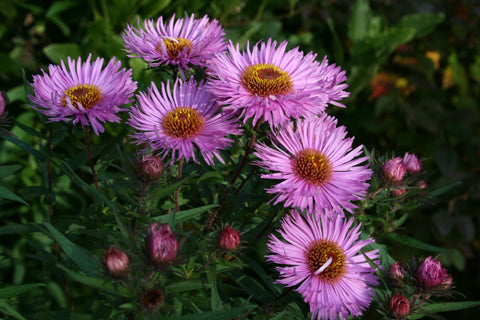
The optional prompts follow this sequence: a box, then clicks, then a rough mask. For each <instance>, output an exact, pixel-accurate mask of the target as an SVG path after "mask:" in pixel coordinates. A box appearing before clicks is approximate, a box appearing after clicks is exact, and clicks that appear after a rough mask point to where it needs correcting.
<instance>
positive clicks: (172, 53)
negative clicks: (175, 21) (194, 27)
mask: <svg viewBox="0 0 480 320" xmlns="http://www.w3.org/2000/svg"><path fill="white" fill-rule="evenodd" d="M175 40H176V41H175ZM175 40H173V39H164V40H160V42H159V43H158V44H157V47H156V50H157V52H159V53H162V42H163V43H164V44H165V47H166V48H167V53H168V57H169V58H170V59H175V58H176V57H178V55H179V54H180V52H182V51H183V49H184V48H185V47H187V53H190V49H191V48H192V41H190V40H188V39H184V38H175Z"/></svg>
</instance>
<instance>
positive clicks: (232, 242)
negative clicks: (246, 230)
mask: <svg viewBox="0 0 480 320" xmlns="http://www.w3.org/2000/svg"><path fill="white" fill-rule="evenodd" d="M218 245H219V246H220V248H222V249H225V250H234V249H237V248H238V246H239V245H240V234H239V232H238V231H237V230H235V229H232V228H230V226H229V225H228V224H227V226H226V227H225V229H223V230H222V232H220V234H219V235H218Z"/></svg>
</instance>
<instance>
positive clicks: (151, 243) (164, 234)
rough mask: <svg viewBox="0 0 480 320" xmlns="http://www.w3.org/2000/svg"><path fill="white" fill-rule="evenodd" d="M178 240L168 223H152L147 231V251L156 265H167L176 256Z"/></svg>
mask: <svg viewBox="0 0 480 320" xmlns="http://www.w3.org/2000/svg"><path fill="white" fill-rule="evenodd" d="M177 251H178V241H177V238H176V237H175V234H174V233H172V230H171V229H170V226H169V225H168V224H159V223H156V222H155V223H152V224H151V225H150V228H149V230H148V233H147V253H148V255H149V257H150V259H151V261H152V262H153V263H154V264H155V265H157V266H162V265H168V264H169V263H171V262H172V261H173V260H174V259H175V257H176V256H177Z"/></svg>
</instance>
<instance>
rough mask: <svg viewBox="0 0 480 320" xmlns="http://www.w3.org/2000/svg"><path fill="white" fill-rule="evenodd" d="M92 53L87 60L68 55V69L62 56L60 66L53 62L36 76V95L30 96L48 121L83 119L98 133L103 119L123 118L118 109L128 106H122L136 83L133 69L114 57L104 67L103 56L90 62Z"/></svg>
mask: <svg viewBox="0 0 480 320" xmlns="http://www.w3.org/2000/svg"><path fill="white" fill-rule="evenodd" d="M91 57H92V55H91V54H90V55H88V58H87V60H86V61H85V62H84V63H82V60H81V58H78V60H77V61H75V60H73V59H71V58H68V69H67V67H66V66H65V63H64V62H63V60H62V62H61V66H58V65H50V66H49V67H48V70H49V73H45V72H44V71H43V70H42V71H43V74H42V75H35V76H33V84H32V86H33V89H34V95H33V96H29V99H30V100H31V101H32V102H33V103H34V105H32V108H34V109H35V110H38V111H40V112H42V113H43V114H45V115H46V116H48V117H49V118H50V119H49V121H72V122H73V124H74V125H75V124H77V123H79V122H80V124H81V126H82V127H85V126H91V127H92V129H93V131H94V132H95V134H97V135H98V134H99V133H101V132H103V131H104V130H105V129H104V128H103V125H102V123H105V122H107V121H110V122H120V118H119V117H118V116H117V115H116V113H117V112H119V111H125V110H126V109H124V108H121V107H120V106H121V105H123V104H126V103H129V102H130V98H131V97H132V96H133V92H134V91H135V90H136V89H137V83H136V82H135V81H133V80H132V70H128V71H127V70H125V69H122V70H119V69H120V67H121V64H120V61H115V58H112V59H111V60H110V61H109V63H108V64H107V66H106V67H105V68H103V69H102V66H103V58H97V59H96V60H95V61H94V62H93V63H90V59H91Z"/></svg>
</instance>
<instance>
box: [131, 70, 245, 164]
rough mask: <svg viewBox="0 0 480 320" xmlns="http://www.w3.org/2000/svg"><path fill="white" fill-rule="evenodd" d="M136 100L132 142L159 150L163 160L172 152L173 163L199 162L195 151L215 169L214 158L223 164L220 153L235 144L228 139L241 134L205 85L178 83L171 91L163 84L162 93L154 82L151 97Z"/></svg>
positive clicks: (133, 110)
mask: <svg viewBox="0 0 480 320" xmlns="http://www.w3.org/2000/svg"><path fill="white" fill-rule="evenodd" d="M137 99H138V105H137V106H135V107H133V108H132V110H131V114H130V119H129V120H128V123H129V124H130V125H131V126H132V127H133V128H135V129H136V130H138V131H139V132H137V133H135V134H134V135H133V138H134V139H135V140H136V142H137V143H139V144H143V143H145V144H148V145H150V147H151V148H152V149H153V150H159V151H160V153H161V154H162V158H164V157H165V156H166V155H167V154H168V153H169V152H170V151H172V161H175V160H176V159H181V158H185V160H187V161H188V160H189V159H190V158H193V161H195V162H197V159H196V156H195V147H196V148H198V150H199V151H200V153H201V154H202V155H203V158H204V159H205V161H206V162H207V163H208V164H212V165H213V163H214V161H213V158H214V157H216V158H217V159H218V160H219V161H221V162H222V163H223V159H222V157H221V156H220V153H219V150H221V149H224V148H226V147H228V146H229V145H230V144H231V143H232V142H233V140H232V139H230V138H228V137H227V135H228V134H234V135H239V134H241V130H240V129H238V125H237V124H236V123H235V122H234V121H233V120H231V119H230V118H229V117H228V116H226V115H225V114H223V113H219V106H218V105H217V104H216V102H215V100H214V97H213V95H212V94H210V93H209V92H207V91H206V90H205V86H204V84H203V82H202V83H200V84H198V85H197V82H196V81H195V80H194V79H193V78H191V79H190V80H189V81H188V82H181V81H180V80H177V81H176V82H175V83H174V85H173V90H172V91H170V84H169V83H168V82H167V84H166V85H165V84H164V83H162V87H161V92H160V91H159V90H158V89H157V86H156V85H155V84H154V83H153V82H152V85H151V87H150V88H148V93H145V92H140V94H139V95H137Z"/></svg>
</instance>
